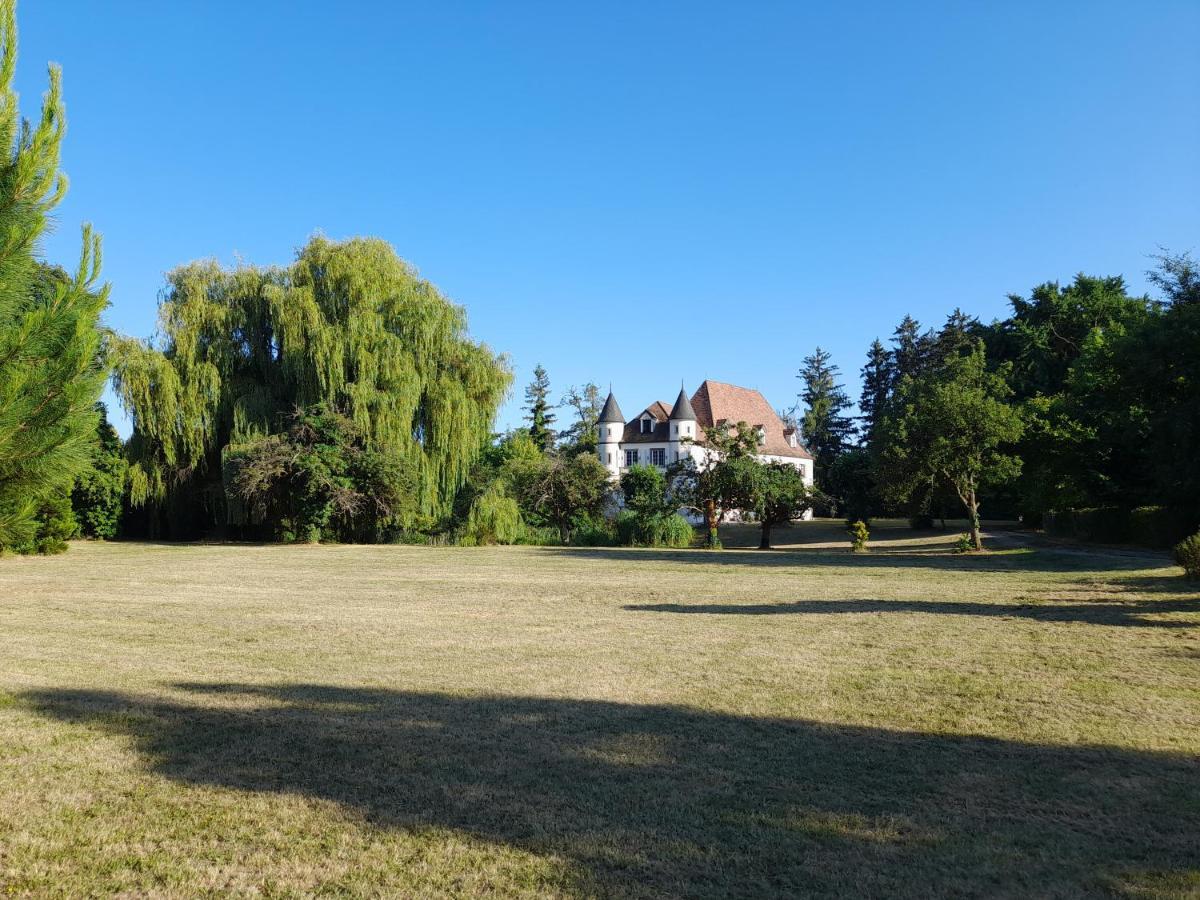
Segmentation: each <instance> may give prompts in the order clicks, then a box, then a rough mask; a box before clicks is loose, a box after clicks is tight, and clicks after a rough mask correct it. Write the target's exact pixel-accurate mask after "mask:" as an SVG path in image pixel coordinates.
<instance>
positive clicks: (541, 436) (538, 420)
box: [523, 364, 555, 453]
mask: <svg viewBox="0 0 1200 900" xmlns="http://www.w3.org/2000/svg"><path fill="white" fill-rule="evenodd" d="M523 408H524V410H525V411H526V412H527V413H528V415H527V416H525V421H526V422H528V423H529V436H530V437H531V438H533V442H534V444H536V445H537V447H538V449H540V450H541V451H542V452H543V453H545V452H547V451H549V450H551V449H552V448H553V447H554V429H553V428H552V427H551V426H553V424H554V420H555V415H554V409H553V406H552V405H551V403H550V376H549V375H547V374H546V370H545V369H544V368H542V366H541V364H539V365H538V366H537V367H536V368H535V369H534V370H533V381H531V382H529V384H528V385H527V386H526V388H525V406H524V407H523Z"/></svg>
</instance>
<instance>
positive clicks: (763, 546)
mask: <svg viewBox="0 0 1200 900" xmlns="http://www.w3.org/2000/svg"><path fill="white" fill-rule="evenodd" d="M758 549H759V550H770V549H771V523H770V522H768V521H767V520H766V519H763V523H762V537H761V538H760V539H759V542H758Z"/></svg>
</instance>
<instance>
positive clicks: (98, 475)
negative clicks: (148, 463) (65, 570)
mask: <svg viewBox="0 0 1200 900" xmlns="http://www.w3.org/2000/svg"><path fill="white" fill-rule="evenodd" d="M97 408H98V410H99V415H100V419H99V422H98V423H97V426H96V440H95V443H94V444H93V446H92V458H91V465H89V466H88V467H87V468H86V469H84V470H83V471H82V472H81V473H80V474H79V477H78V478H76V479H75V487H74V488H73V489H72V491H71V507H72V509H73V510H74V511H75V519H76V520H77V521H78V523H79V532H80V534H82V535H84V536H85V537H93V538H104V539H108V538H114V537H116V536H117V532H118V529H119V527H120V522H121V507H122V505H123V502H124V499H125V475H126V472H127V470H128V465H127V464H126V462H125V456H124V453H123V451H122V447H121V438H120V437H119V436H118V435H117V430H116V429H115V428H113V427H112V425H110V424H109V422H108V415H107V410H105V408H104V404H103V403H98V404H97Z"/></svg>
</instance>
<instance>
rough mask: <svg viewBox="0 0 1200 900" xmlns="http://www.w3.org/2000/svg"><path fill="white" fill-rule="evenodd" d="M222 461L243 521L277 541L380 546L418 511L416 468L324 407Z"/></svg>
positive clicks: (234, 449) (228, 452)
mask: <svg viewBox="0 0 1200 900" xmlns="http://www.w3.org/2000/svg"><path fill="white" fill-rule="evenodd" d="M222 463H223V464H222V471H223V472H224V473H225V476H226V477H227V478H228V480H229V483H228V485H227V486H226V495H227V496H228V497H230V498H234V499H236V500H238V501H240V504H239V505H237V506H233V505H231V506H230V513H231V516H232V517H233V518H234V519H235V524H247V525H251V526H257V527H259V528H261V529H263V530H264V531H265V532H266V536H268V537H271V538H275V539H280V540H284V541H300V542H315V541H320V540H335V541H348V542H360V543H363V542H365V543H375V542H379V541H383V540H388V539H389V538H391V537H393V536H394V535H396V534H397V533H398V532H399V531H401V530H402V529H403V528H404V527H405V526H406V525H409V524H411V523H412V520H413V517H414V514H415V512H416V509H415V503H414V492H413V484H412V477H411V473H409V472H407V471H405V470H404V469H403V468H402V466H401V465H400V463H399V461H398V460H397V459H396V458H395V457H389V456H385V455H384V454H381V453H379V452H377V451H374V450H371V449H369V448H368V447H367V445H366V441H365V440H364V437H363V435H362V432H361V431H359V429H358V427H357V426H356V425H355V424H354V422H353V421H352V420H350V419H349V418H347V417H346V416H343V415H341V414H339V413H336V412H333V411H332V410H330V409H329V408H328V407H327V406H324V405H323V404H318V405H316V406H313V407H310V408H309V409H307V410H302V411H297V412H296V413H294V414H293V415H292V416H291V417H290V419H289V421H288V423H287V430H286V432H284V433H280V434H269V435H265V436H263V437H259V438H254V439H251V440H250V441H247V442H245V443H241V444H230V445H228V446H226V448H225V457H224V459H223V461H222Z"/></svg>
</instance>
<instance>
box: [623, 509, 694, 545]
mask: <svg viewBox="0 0 1200 900" xmlns="http://www.w3.org/2000/svg"><path fill="white" fill-rule="evenodd" d="M613 524H614V525H615V527H616V533H617V541H618V542H619V543H621V544H623V545H624V546H626V547H675V548H679V547H690V546H691V545H692V540H693V538H694V537H695V530H694V529H693V528H692V526H691V525H690V524H689V523H688V520H687V519H685V518H684V517H683V516H681V515H679V514H678V513H671V514H670V515H651V516H645V515H638V514H637V513H635V512H634V511H633V510H629V509H623V510H621V511H620V512H619V513H617V518H616V520H615V522H614V523H613Z"/></svg>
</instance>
